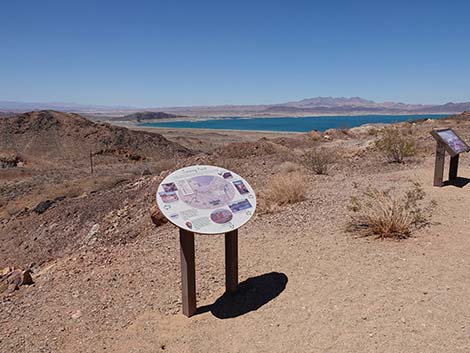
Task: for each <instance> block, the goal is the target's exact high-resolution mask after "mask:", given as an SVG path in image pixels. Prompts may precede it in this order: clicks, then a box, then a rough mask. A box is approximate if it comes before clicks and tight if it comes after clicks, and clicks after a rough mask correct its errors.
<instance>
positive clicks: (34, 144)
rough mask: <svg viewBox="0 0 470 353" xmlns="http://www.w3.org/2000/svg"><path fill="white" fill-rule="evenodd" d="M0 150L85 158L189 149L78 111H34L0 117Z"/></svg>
mask: <svg viewBox="0 0 470 353" xmlns="http://www.w3.org/2000/svg"><path fill="white" fill-rule="evenodd" d="M0 136H1V137H2V138H1V139H0V150H1V151H8V152H13V153H17V154H19V155H21V156H22V158H25V159H26V160H28V159H29V160H33V161H34V162H36V163H37V162H58V161H61V162H71V161H74V162H76V161H85V160H87V157H88V156H89V153H90V151H91V152H93V154H95V155H110V156H119V157H127V158H129V159H131V160H140V159H151V160H159V159H167V158H173V157H175V156H178V155H179V156H189V155H191V151H190V150H188V149H187V148H185V147H182V146H181V145H179V144H177V143H175V142H171V141H168V140H167V139H166V138H164V137H163V136H161V135H160V134H156V133H151V132H144V131H133V130H129V129H127V128H124V127H117V126H112V125H110V124H97V123H94V122H92V121H90V120H87V119H85V118H84V117H82V116H80V115H78V114H72V113H62V112H57V111H50V110H45V111H34V112H29V113H24V114H19V115H16V116H13V117H9V118H4V119H1V120H0Z"/></svg>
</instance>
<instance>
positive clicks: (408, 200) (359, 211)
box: [349, 183, 431, 239]
mask: <svg viewBox="0 0 470 353" xmlns="http://www.w3.org/2000/svg"><path fill="white" fill-rule="evenodd" d="M424 196H425V193H424V191H423V189H422V188H421V186H420V184H419V183H414V184H413V186H412V187H411V188H410V189H409V190H407V191H406V192H405V193H404V194H403V195H401V196H397V195H396V194H393V193H392V191H391V190H387V191H379V190H377V189H371V188H369V189H368V190H367V191H366V192H364V194H363V195H362V197H357V196H353V197H351V203H350V205H349V210H350V211H352V213H353V214H352V220H351V222H350V224H349V230H350V231H355V232H360V233H362V234H363V235H365V236H370V235H374V236H377V237H378V238H395V239H404V238H407V237H409V236H410V235H411V233H412V231H413V230H414V229H417V228H420V227H422V226H424V225H426V224H427V223H428V218H427V217H426V216H425V215H426V214H427V213H429V212H430V211H431V209H430V207H431V206H429V208H426V207H424V206H423V205H422V201H423V199H424Z"/></svg>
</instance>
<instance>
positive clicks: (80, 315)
mask: <svg viewBox="0 0 470 353" xmlns="http://www.w3.org/2000/svg"><path fill="white" fill-rule="evenodd" d="M70 317H71V318H72V319H73V320H77V319H79V318H81V317H82V312H81V310H77V311H76V312H74V313H73V314H72V315H71V316H70Z"/></svg>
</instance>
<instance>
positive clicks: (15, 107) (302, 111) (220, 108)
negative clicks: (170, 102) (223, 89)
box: [0, 97, 470, 122]
mask: <svg viewBox="0 0 470 353" xmlns="http://www.w3.org/2000/svg"><path fill="white" fill-rule="evenodd" d="M46 107H47V109H53V110H60V111H67V112H75V113H80V114H85V115H87V116H90V117H93V118H95V119H103V118H106V120H108V121H133V122H135V121H137V122H139V121H152V120H162V119H174V118H177V117H201V116H202V117H206V116H211V117H216V116H219V117H233V116H315V115H319V116H321V115H364V114H380V115H395V114H457V113H461V112H463V111H468V110H470V102H468V101H467V102H458V103H456V102H448V103H445V104H408V103H400V102H374V101H373V100H368V99H364V98H361V97H314V98H305V99H301V100H298V101H290V102H285V103H272V104H251V105H249V104H225V105H208V106H197V105H195V106H172V107H129V106H100V105H98V106H90V105H83V104H73V103H68V104H66V103H22V102H6V101H0V111H13V112H24V111H30V110H33V109H46Z"/></svg>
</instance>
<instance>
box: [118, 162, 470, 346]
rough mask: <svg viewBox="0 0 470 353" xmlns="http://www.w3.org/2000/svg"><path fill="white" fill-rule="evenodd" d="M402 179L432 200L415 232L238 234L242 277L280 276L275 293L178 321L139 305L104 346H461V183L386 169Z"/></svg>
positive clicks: (464, 290) (468, 338) (467, 278)
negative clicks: (401, 236) (398, 237)
mask: <svg viewBox="0 0 470 353" xmlns="http://www.w3.org/2000/svg"><path fill="white" fill-rule="evenodd" d="M462 173H463V174H466V175H470V170H469V169H467V170H463V171H462ZM406 178H413V179H414V180H416V179H418V180H420V181H421V182H422V183H423V185H426V187H425V189H426V192H427V193H428V194H429V195H431V196H432V197H433V198H434V199H435V200H436V201H437V202H438V204H439V207H438V209H437V210H436V214H435V217H434V218H433V221H434V225H432V226H431V227H429V228H426V229H424V230H422V231H421V232H420V233H419V234H416V237H415V238H413V239H409V240H407V241H404V242H394V241H375V240H371V239H354V238H351V237H347V236H345V234H344V232H343V230H342V226H343V225H342V224H338V225H333V226H332V227H330V226H326V227H321V226H320V227H318V228H312V229H310V230H308V231H306V232H305V233H296V232H292V229H291V227H289V226H288V225H286V226H285V227H280V228H278V227H271V228H270V229H266V230H265V231H263V232H262V233H260V232H259V230H258V232H257V233H256V235H255V236H254V237H253V236H252V235H249V234H243V235H242V237H241V263H240V268H241V274H242V279H246V278H247V277H256V276H258V275H260V274H269V273H271V272H273V271H276V272H279V273H282V274H284V275H285V276H286V277H287V278H288V282H287V285H286V287H285V290H283V291H282V292H281V293H280V294H279V295H278V296H277V297H276V298H274V299H273V300H271V301H269V302H268V303H266V304H265V305H263V306H262V307H260V308H259V309H258V310H256V311H252V312H248V313H246V314H244V315H241V316H238V317H235V318H227V319H223V318H222V319H221V318H218V317H216V314H217V313H215V314H214V313H211V312H205V313H202V314H200V315H197V316H195V317H193V318H191V319H187V318H185V317H183V316H182V315H181V314H176V315H162V314H159V313H156V312H152V311H149V312H146V313H145V314H143V315H141V316H139V317H138V318H137V319H136V320H135V321H134V322H133V323H132V324H131V325H130V326H129V327H128V328H127V329H126V330H125V331H124V332H122V333H121V334H120V335H119V338H117V342H116V343H114V345H112V348H111V351H118V352H156V351H168V352H420V353H423V352H430V353H431V352H432V353H435V352H468V351H470V324H469V322H470V296H469V294H470V260H469V257H468V255H469V254H470V238H469V237H468V235H469V234H468V211H467V210H468V207H469V206H470V194H469V192H468V190H469V189H468V187H466V188H462V189H460V188H455V187H446V188H442V189H439V188H433V187H431V186H429V180H431V179H432V175H431V173H430V172H429V171H428V170H426V171H423V170H420V171H418V172H416V171H414V172H409V173H399V174H396V175H394V174H393V173H392V175H388V176H387V179H388V180H387V182H389V181H390V180H392V181H393V180H396V179H401V180H403V179H406ZM250 231H253V229H250ZM243 233H247V232H243ZM247 240H248V242H247ZM200 266H201V267H202V266H204V263H201V264H200ZM272 279H275V277H273V278H272ZM280 285H281V284H280ZM216 286H217V285H216ZM218 287H219V292H218V293H215V295H212V296H210V297H208V298H201V299H200V302H199V305H207V304H211V303H213V302H214V301H215V300H216V299H217V298H218V296H219V295H221V294H222V287H221V283H220V282H219V283H218Z"/></svg>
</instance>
